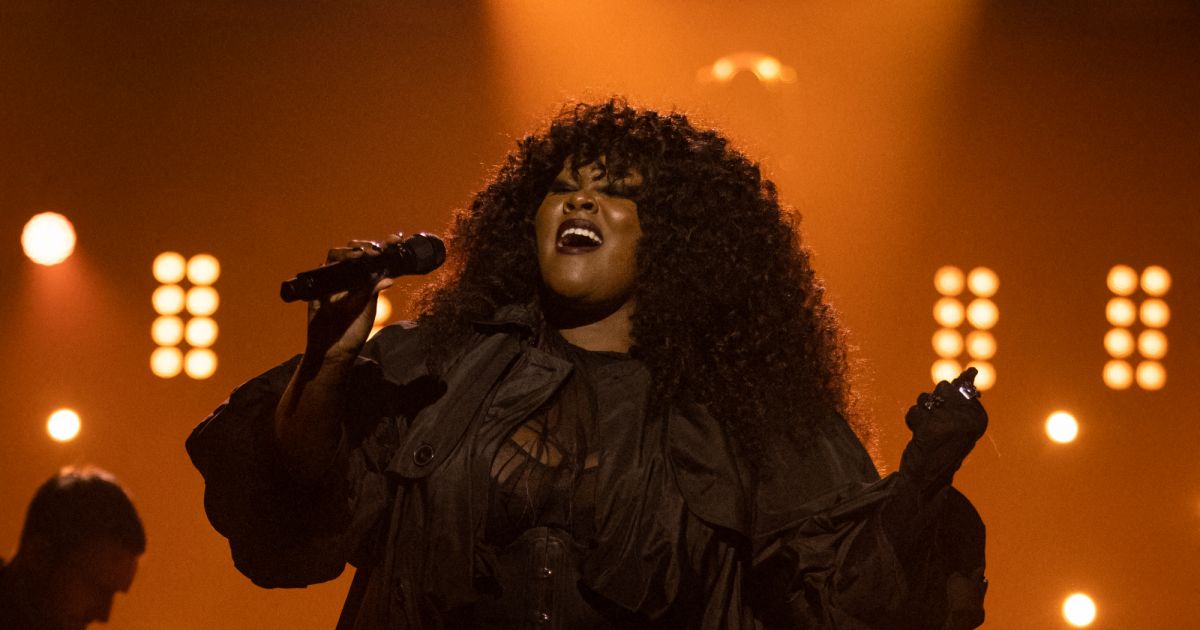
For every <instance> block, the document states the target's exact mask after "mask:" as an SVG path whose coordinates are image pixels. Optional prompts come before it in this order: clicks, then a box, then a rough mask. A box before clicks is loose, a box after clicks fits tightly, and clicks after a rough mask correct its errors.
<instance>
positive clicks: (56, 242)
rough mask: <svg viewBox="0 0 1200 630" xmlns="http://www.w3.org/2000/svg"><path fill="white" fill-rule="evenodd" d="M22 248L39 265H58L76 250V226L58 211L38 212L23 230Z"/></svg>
mask: <svg viewBox="0 0 1200 630" xmlns="http://www.w3.org/2000/svg"><path fill="white" fill-rule="evenodd" d="M21 248H22V249H24V250H25V255H26V256H28V257H29V259H30V260H32V261H33V262H35V263H37V264H39V265H46V266H47V267H49V266H51V265H57V264H58V263H60V262H62V261H64V260H66V259H67V258H68V257H70V255H71V252H74V251H75V226H73V225H71V222H70V221H69V220H67V217H64V216H63V215H61V214H59V213H57V212H42V213H41V214H36V215H34V216H33V218H31V219H29V221H28V222H26V223H25V229H23V230H21Z"/></svg>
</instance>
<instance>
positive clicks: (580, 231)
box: [559, 227, 604, 245]
mask: <svg viewBox="0 0 1200 630" xmlns="http://www.w3.org/2000/svg"><path fill="white" fill-rule="evenodd" d="M572 235H574V236H582V237H584V238H586V239H588V240H590V241H592V242H593V243H595V244H597V245H602V244H603V243H604V240H603V239H601V238H600V235H599V234H597V233H595V232H593V231H591V230H589V229H587V228H577V227H573V228H567V229H566V230H565V231H564V232H563V233H562V238H561V239H559V240H560V241H562V240H565V239H566V238H567V237H568V236H572Z"/></svg>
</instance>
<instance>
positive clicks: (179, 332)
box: [150, 315, 183, 346]
mask: <svg viewBox="0 0 1200 630" xmlns="http://www.w3.org/2000/svg"><path fill="white" fill-rule="evenodd" d="M150 338H151V339H153V340H154V343H156V344H158V345H160V346H174V345H178V344H179V342H180V341H182V340H183V320H182V319H179V318H178V317H175V316H174V315H162V316H159V317H158V318H156V319H155V320H154V323H153V324H151V325H150Z"/></svg>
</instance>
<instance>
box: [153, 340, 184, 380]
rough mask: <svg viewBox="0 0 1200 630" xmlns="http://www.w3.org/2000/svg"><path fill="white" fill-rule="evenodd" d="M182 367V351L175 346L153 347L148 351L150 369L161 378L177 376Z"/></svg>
mask: <svg viewBox="0 0 1200 630" xmlns="http://www.w3.org/2000/svg"><path fill="white" fill-rule="evenodd" d="M182 369H183V353H182V352H180V350H179V348H176V347H175V346H170V347H161V348H155V349H154V352H151V353H150V371H151V372H154V375H155V376H158V377H161V378H171V377H173V376H177V375H178V374H179V372H180V371H181V370H182Z"/></svg>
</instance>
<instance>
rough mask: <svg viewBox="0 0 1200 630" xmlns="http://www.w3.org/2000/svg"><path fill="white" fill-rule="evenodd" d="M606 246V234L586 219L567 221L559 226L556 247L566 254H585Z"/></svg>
mask: <svg viewBox="0 0 1200 630" xmlns="http://www.w3.org/2000/svg"><path fill="white" fill-rule="evenodd" d="M603 244H604V234H603V233H601V232H600V228H598V227H596V224H595V223H592V222H591V221H588V220H586V219H567V220H566V221H563V222H562V224H561V225H559V226H558V238H557V240H556V241H555V245H556V246H557V248H558V251H560V252H562V253H565V254H584V253H587V252H590V251H593V250H596V249H598V248H599V247H600V246H601V245H603Z"/></svg>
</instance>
